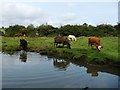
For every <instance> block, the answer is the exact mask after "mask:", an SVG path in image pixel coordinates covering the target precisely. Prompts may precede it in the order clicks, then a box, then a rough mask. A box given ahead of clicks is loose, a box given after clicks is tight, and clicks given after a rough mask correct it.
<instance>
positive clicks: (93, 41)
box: [88, 37, 100, 45]
mask: <svg viewBox="0 0 120 90" xmlns="http://www.w3.org/2000/svg"><path fill="white" fill-rule="evenodd" d="M88 44H94V45H100V39H99V38H97V37H88Z"/></svg>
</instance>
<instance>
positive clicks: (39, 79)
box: [0, 52, 120, 88]
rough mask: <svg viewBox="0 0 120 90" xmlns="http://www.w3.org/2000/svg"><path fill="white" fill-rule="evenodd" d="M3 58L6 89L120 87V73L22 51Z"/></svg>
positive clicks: (4, 85) (3, 55) (3, 76)
mask: <svg viewBox="0 0 120 90" xmlns="http://www.w3.org/2000/svg"><path fill="white" fill-rule="evenodd" d="M0 56H2V88H85V87H88V88H119V85H118V84H119V78H120V77H119V75H118V72H117V71H116V70H110V69H107V68H103V67H102V69H101V67H96V66H93V65H89V64H88V65H84V64H82V63H78V64H77V63H74V62H70V61H69V60H67V61H65V60H63V59H56V58H48V57H47V56H43V55H40V54H39V53H34V52H27V53H25V54H24V55H21V54H20V52H18V53H15V54H13V55H9V54H3V53H1V54H0Z"/></svg>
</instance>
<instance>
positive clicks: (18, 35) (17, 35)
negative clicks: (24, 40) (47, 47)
mask: <svg viewBox="0 0 120 90" xmlns="http://www.w3.org/2000/svg"><path fill="white" fill-rule="evenodd" d="M14 36H15V37H20V36H24V37H25V36H26V34H15V35H14Z"/></svg>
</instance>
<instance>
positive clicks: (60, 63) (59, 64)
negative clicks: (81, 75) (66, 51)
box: [53, 59, 69, 70]
mask: <svg viewBox="0 0 120 90" xmlns="http://www.w3.org/2000/svg"><path fill="white" fill-rule="evenodd" d="M53 65H54V67H55V68H58V69H59V70H66V68H67V67H68V65H69V62H67V61H65V60H58V59H53Z"/></svg>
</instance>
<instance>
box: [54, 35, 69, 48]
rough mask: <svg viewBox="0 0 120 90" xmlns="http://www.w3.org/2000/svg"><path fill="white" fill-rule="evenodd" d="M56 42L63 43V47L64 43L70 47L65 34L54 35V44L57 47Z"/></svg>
mask: <svg viewBox="0 0 120 90" xmlns="http://www.w3.org/2000/svg"><path fill="white" fill-rule="evenodd" d="M58 44H63V47H64V45H67V48H69V49H70V48H71V47H70V43H69V40H68V38H67V37H65V36H60V35H59V36H56V37H55V38H54V46H56V47H57V45H58Z"/></svg>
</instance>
